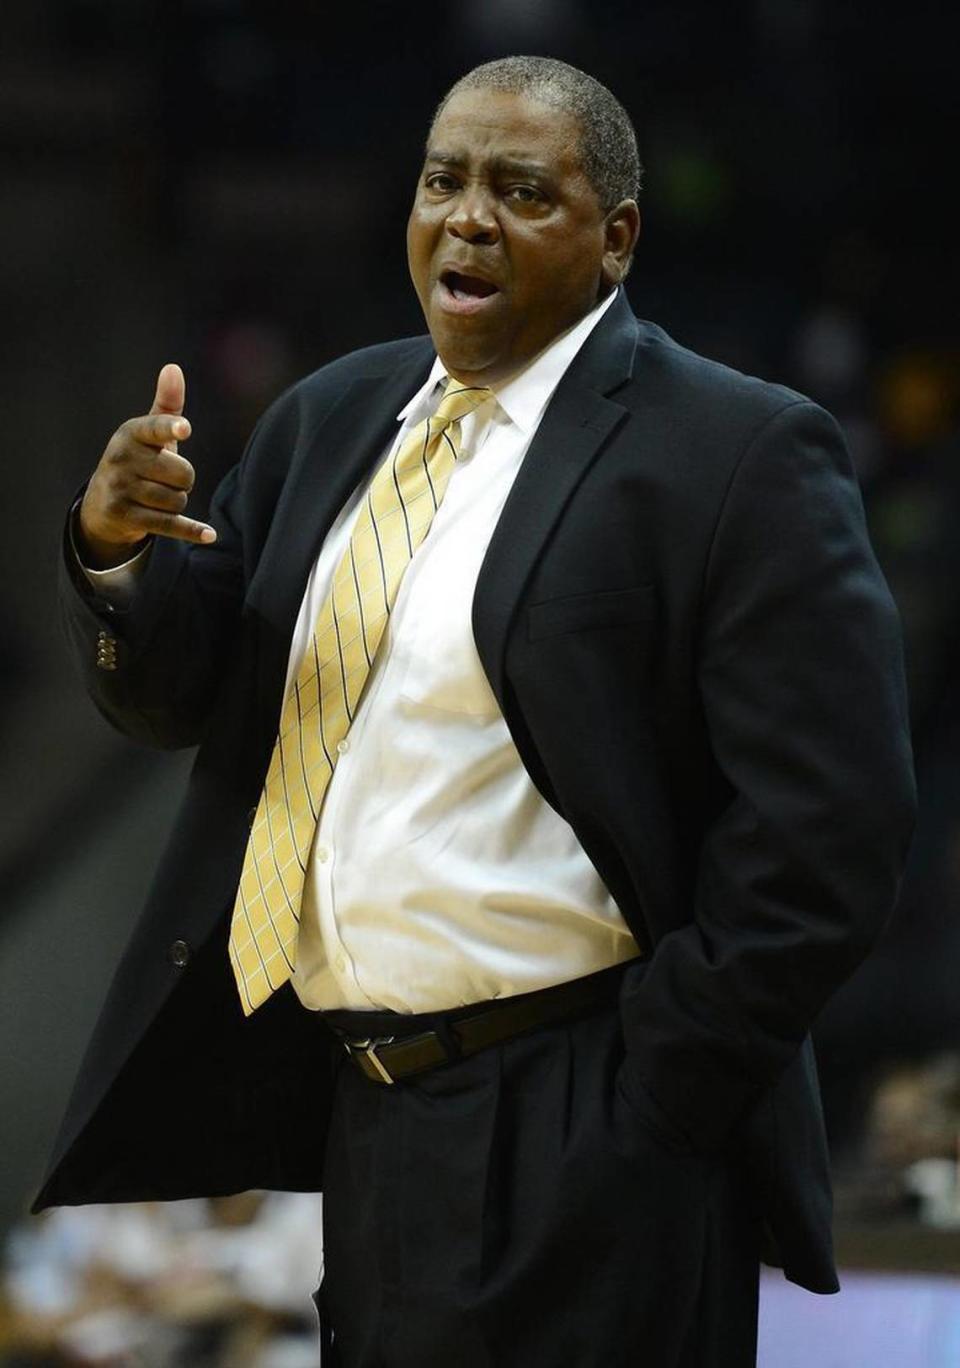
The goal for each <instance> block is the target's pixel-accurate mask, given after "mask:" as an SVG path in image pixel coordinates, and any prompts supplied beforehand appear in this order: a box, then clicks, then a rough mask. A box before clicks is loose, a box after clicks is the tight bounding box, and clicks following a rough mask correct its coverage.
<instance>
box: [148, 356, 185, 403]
mask: <svg viewBox="0 0 960 1368" xmlns="http://www.w3.org/2000/svg"><path fill="white" fill-rule="evenodd" d="M186 391H187V382H186V380H185V379H184V377H183V371H182V370H181V369H180V367H179V366H178V365H177V364H176V362H175V361H168V362H167V364H166V365H165V366H162V367H161V369H160V374H159V375H158V376H157V392H156V394H155V395H154V396H153V406H152V408H151V409H150V412H151V413H182V412H183V404H184V400H185V398H186Z"/></svg>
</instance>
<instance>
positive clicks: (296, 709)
mask: <svg viewBox="0 0 960 1368" xmlns="http://www.w3.org/2000/svg"><path fill="white" fill-rule="evenodd" d="M490 397H491V391H490V390H488V389H483V388H481V387H479V386H463V385H460V384H458V383H457V382H455V381H451V382H448V384H447V388H446V390H445V391H444V394H443V398H442V399H441V400H440V403H439V405H438V406H437V411H436V413H434V414H433V416H432V417H431V418H427V419H425V420H424V421H423V422H422V423H418V424H417V426H416V427H415V428H413V429H412V431H411V432H410V433H409V434H408V436H407V437H406V438H405V439H404V441H403V442H402V443H401V444H400V447H399V449H398V450H397V452H396V454H395V455H394V456H393V457H391V458H389V459H388V460H386V461H384V463H383V464H382V465H381V466H380V468H379V470H378V471H377V473H376V474H375V475H374V477H373V480H372V482H371V484H370V488H369V489H368V491H367V494H366V497H365V498H364V499H363V501H362V502H361V504H360V508H359V511H358V513H357V517H356V521H355V523H354V527H353V531H352V533H351V535H350V544H349V546H348V547H347V549H346V550H345V551H344V553H343V555H342V556H341V558H340V561H339V562H338V564H337V567H336V569H335V570H334V573H333V582H332V585H331V589H330V592H329V594H328V595H327V597H326V599H325V600H324V602H323V604H322V605H321V607H320V611H319V613H318V615H317V620H316V623H315V624H314V629H313V636H312V639H311V641H310V643H309V645H308V646H307V650H306V652H305V654H304V658H303V663H302V664H301V666H300V670H299V673H298V675H297V678H296V680H295V681H294V684H293V687H292V688H291V690H290V693H289V695H288V697H287V699H286V701H285V703H284V705H283V711H282V713H281V715H280V725H279V727H278V729H277V740H276V743H275V744H274V748H273V755H272V756H271V758H270V766H269V768H268V770H267V777H266V780H265V782H264V786H263V791H262V793H261V795H260V802H259V804H258V805H257V811H256V816H255V818H254V821H253V824H252V826H251V829H250V837H249V840H248V842H247V849H246V853H245V855H244V861H243V870H242V873H241V875H240V884H239V887H238V889H237V899H236V903H235V906H234V909H233V918H232V921H231V923H230V947H229V950H230V963H231V965H232V966H233V972H234V975H235V977H236V980H237V988H238V990H239V993H240V1001H241V1004H242V1006H243V1010H244V1012H245V1013H246V1015H248V1016H249V1015H250V1013H251V1012H253V1011H255V1010H256V1008H257V1007H259V1006H260V1005H261V1003H263V1002H265V1001H266V1000H267V998H268V997H269V996H270V994H271V993H273V992H274V991H275V990H276V989H277V988H279V987H280V986H281V985H282V984H283V983H285V982H286V981H287V979H288V978H289V977H290V975H291V974H292V973H293V970H294V966H295V964H296V953H297V934H298V931H299V924H300V904H301V901H302V898H303V885H304V880H305V877H306V870H307V866H308V862H309V859H310V851H311V848H312V846H313V840H314V836H315V834H316V829H317V818H318V816H319V813H320V809H321V807H322V805H323V798H324V794H325V793H326V791H327V785H328V784H329V782H330V777H331V775H332V774H333V771H334V768H335V766H336V762H337V757H338V755H339V752H338V750H337V743H338V742H339V741H342V740H343V738H344V737H345V736H346V734H347V732H348V731H349V729H350V724H351V723H352V721H353V718H354V715H355V713H356V711H357V708H358V706H359V704H360V699H361V697H362V695H363V690H364V686H365V684H366V682H367V678H368V676H369V674H370V669H371V667H372V664H373V661H374V658H375V656H376V654H377V648H378V647H379V645H380V642H381V640H382V638H383V632H384V628H385V627H386V624H387V618H388V617H389V614H390V610H391V609H392V607H393V604H394V602H395V601H396V597H397V590H398V589H399V587H400V581H401V580H402V578H403V575H404V572H405V570H406V568H407V566H408V565H409V564H410V561H411V560H412V559H413V556H414V554H415V553H416V550H417V548H418V547H419V546H420V544H421V542H422V541H423V539H424V538H425V537H426V535H427V533H428V532H429V531H430V527H431V525H432V523H433V517H434V514H435V513H436V511H437V509H438V508H439V506H440V502H441V500H442V499H443V496H444V493H445V492H446V488H447V484H448V483H449V480H450V476H451V474H452V472H453V468H454V465H455V464H456V461H457V458H458V456H459V454H460V420H461V419H462V418H464V417H466V415H467V414H468V413H470V412H472V411H473V409H475V408H477V407H478V406H479V405H480V404H482V403H483V402H484V400H486V399H488V398H490Z"/></svg>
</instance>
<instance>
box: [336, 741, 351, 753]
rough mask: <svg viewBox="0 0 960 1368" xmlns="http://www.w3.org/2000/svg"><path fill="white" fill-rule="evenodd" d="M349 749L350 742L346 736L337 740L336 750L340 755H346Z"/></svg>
mask: <svg viewBox="0 0 960 1368" xmlns="http://www.w3.org/2000/svg"><path fill="white" fill-rule="evenodd" d="M349 749H350V742H349V741H348V740H347V738H346V737H344V738H343V740H342V741H338V742H337V750H338V751H339V752H340V754H341V755H346V753H347V751H348V750H349Z"/></svg>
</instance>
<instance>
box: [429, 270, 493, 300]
mask: <svg viewBox="0 0 960 1368" xmlns="http://www.w3.org/2000/svg"><path fill="white" fill-rule="evenodd" d="M440 280H441V282H442V284H443V286H444V288H445V289H446V290H447V292H448V293H449V294H451V295H452V296H453V298H454V299H455V300H457V301H458V302H459V303H469V302H471V301H474V300H480V299H489V298H490V296H491V295H495V294H499V293H500V292H499V289H498V288H497V286H496V285H494V284H493V283H492V281H489V280H482V279H481V278H480V276H472V275H462V274H461V273H460V272H459V271H444V272H443V274H442V275H441V277H440Z"/></svg>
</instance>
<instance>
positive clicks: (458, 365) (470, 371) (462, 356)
mask: <svg viewBox="0 0 960 1368" xmlns="http://www.w3.org/2000/svg"><path fill="white" fill-rule="evenodd" d="M432 337H433V345H434V346H435V347H436V349H437V355H438V356H439V357H440V359H441V361H442V362H443V364H444V365H445V366H446V368H447V370H449V371H450V372H452V373H454V374H456V373H458V372H459V373H460V374H463V375H479V374H481V372H483V371H485V370H487V369H490V368H492V367H494V366H495V365H496V361H497V355H496V353H495V352H493V351H492V350H491V348H489V347H482V346H478V345H470V343H469V342H468V341H467V340H466V339H464V338H461V337H450V336H449V335H448V334H446V333H445V332H444V331H441V330H439V329H438V330H437V332H435V333H433V334H432Z"/></svg>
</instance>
